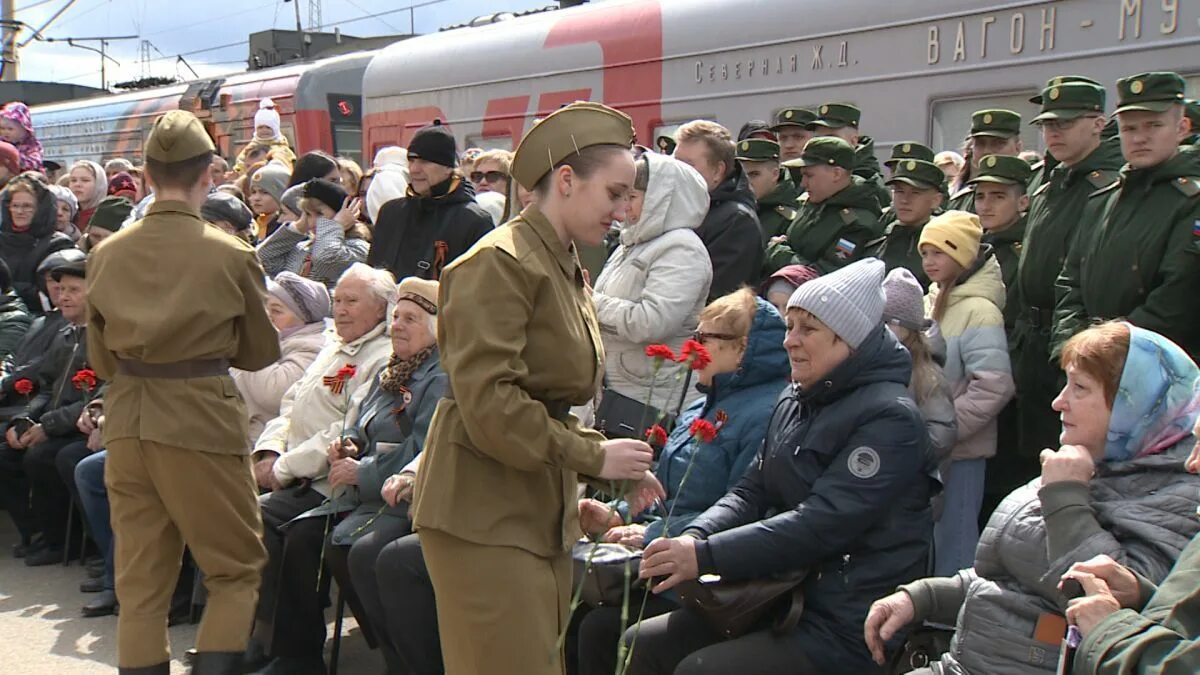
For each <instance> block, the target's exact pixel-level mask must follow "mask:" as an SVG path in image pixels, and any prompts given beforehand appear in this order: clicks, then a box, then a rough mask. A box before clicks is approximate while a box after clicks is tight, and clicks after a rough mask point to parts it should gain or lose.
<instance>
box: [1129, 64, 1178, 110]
mask: <svg viewBox="0 0 1200 675" xmlns="http://www.w3.org/2000/svg"><path fill="white" fill-rule="evenodd" d="M1184 85H1185V83H1184V81H1183V78H1182V77H1180V76H1179V75H1178V74H1177V73H1141V74H1140V75H1134V76H1133V77H1123V78H1121V79H1119V80H1117V110H1116V113H1117V114H1120V113H1123V112H1127V111H1131V110H1145V111H1148V112H1166V111H1167V110H1170V108H1171V106H1173V105H1183V101H1184V98H1183V89H1184Z"/></svg>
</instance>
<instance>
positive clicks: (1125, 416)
mask: <svg viewBox="0 0 1200 675" xmlns="http://www.w3.org/2000/svg"><path fill="white" fill-rule="evenodd" d="M1125 325H1126V326H1128V327H1129V355H1128V356H1127V357H1126V358H1125V367H1124V369H1123V370H1122V371H1121V384H1120V387H1119V388H1118V390H1117V397H1116V400H1115V401H1114V402H1113V409H1112V417H1111V419H1110V420H1109V423H1108V442H1107V444H1106V445H1105V448H1104V461H1106V462H1125V461H1129V460H1131V459H1136V458H1138V457H1145V456H1146V455H1153V454H1157V453H1160V452H1163V451H1164V450H1167V449H1168V448H1170V447H1172V446H1174V445H1175V444H1176V443H1178V442H1179V441H1181V440H1183V439H1184V438H1187V437H1188V436H1191V435H1192V429H1193V428H1194V427H1195V424H1196V418H1197V416H1198V415H1200V368H1197V367H1196V364H1195V363H1194V362H1192V359H1191V358H1189V357H1188V355H1187V352H1185V351H1183V349H1181V348H1180V347H1179V345H1177V344H1175V343H1174V342H1171V341H1170V340H1168V339H1167V338H1165V337H1163V336H1161V335H1159V334H1158V333H1155V332H1153V331H1148V330H1145V329H1143V328H1138V327H1137V326H1134V325H1132V324H1125Z"/></svg>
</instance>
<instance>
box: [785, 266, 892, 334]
mask: <svg viewBox="0 0 1200 675" xmlns="http://www.w3.org/2000/svg"><path fill="white" fill-rule="evenodd" d="M884 270H885V267H884V264H883V262H882V261H880V260H878V259H876V258H865V259H863V260H859V261H858V262H856V263H853V264H851V265H847V266H845V267H843V268H842V269H840V270H837V271H835V272H830V273H829V274H826V275H824V276H820V277H817V278H816V279H813V280H812V281H810V282H808V283H806V284H804V285H803V286H801V287H800V288H797V289H796V292H795V293H793V294H792V297H791V298H789V299H788V303H787V308H788V309H793V308H799V309H803V310H804V311H806V312H808V313H809V314H812V315H813V316H815V317H817V318H818V319H820V320H821V323H824V324H825V325H826V326H829V329H830V330H832V331H833V332H834V333H835V334H837V336H838V337H840V338H841V339H843V340H845V341H846V344H848V345H850V348H851V349H858V346H859V345H861V344H862V343H863V340H866V339H867V336H868V335H870V334H871V331H872V330H874V329H875V327H876V326H878V325H879V324H880V322H881V320H882V317H883V303H884V299H883V273H884Z"/></svg>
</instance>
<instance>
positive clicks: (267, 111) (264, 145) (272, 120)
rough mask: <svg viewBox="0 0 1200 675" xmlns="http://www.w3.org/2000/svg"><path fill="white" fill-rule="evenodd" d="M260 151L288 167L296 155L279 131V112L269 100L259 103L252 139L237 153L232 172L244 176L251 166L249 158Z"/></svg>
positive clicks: (255, 114) (293, 161) (251, 162)
mask: <svg viewBox="0 0 1200 675" xmlns="http://www.w3.org/2000/svg"><path fill="white" fill-rule="evenodd" d="M262 149H265V150H267V151H268V152H269V153H270V154H271V157H272V158H274V159H279V160H282V161H283V162H286V163H287V165H288V166H291V165H293V164H295V163H296V153H294V152H292V148H291V146H290V145H288V140H287V137H286V136H284V135H283V131H282V130H281V129H280V118H279V111H278V110H276V109H275V102H274V101H272V100H271V99H269V98H264V99H263V100H261V101H259V103H258V112H256V113H254V137H253V138H251V139H250V142H249V143H247V144H246V147H244V148H242V151H241V152H240V153H238V158H237V163H235V164H234V165H233V170H234V171H235V172H236V173H238V174H245V173H246V169H247V168H248V167H249V166H250V165H251V164H253V161H251V159H250V156H251V155H253V154H256V151H260V150H262ZM259 159H261V157H259Z"/></svg>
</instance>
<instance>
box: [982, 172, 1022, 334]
mask: <svg viewBox="0 0 1200 675" xmlns="http://www.w3.org/2000/svg"><path fill="white" fill-rule="evenodd" d="M1032 172H1033V170H1032V169H1031V168H1030V166H1029V164H1027V163H1026V162H1025V160H1023V159H1021V158H1020V157H1004V156H1001V155H990V156H988V157H984V158H983V159H981V160H980V161H979V175H977V176H976V177H975V178H973V179H971V183H970V184H971V185H972V186H975V185H977V184H979V183H999V184H1000V185H1018V186H1020V187H1021V189H1022V190H1024V189H1025V185H1026V184H1027V183H1028V182H1029V176H1030V174H1031V173H1032ZM1024 238H1025V217H1024V216H1023V215H1022V216H1020V217H1019V218H1018V219H1017V221H1016V222H1015V223H1012V224H1011V225H1009V226H1008V227H1006V228H1004V229H1002V230H999V231H991V230H985V231H984V233H983V238H982V239H981V240H980V241H981V243H983V244H987V245H989V246H991V247H992V253H993V254H994V255H995V256H996V262H998V263H1000V272H1001V274H1002V275H1003V276H1004V287H1005V288H1006V289H1008V296H1007V300H1006V303H1005V305H1004V328H1005V332H1006V333H1007V334H1008V335H1009V336H1010V338H1011V336H1012V331H1013V325H1014V324H1015V322H1016V317H1017V314H1018V313H1019V312H1018V310H1017V266H1018V265H1020V264H1021V248H1022V241H1023V240H1024Z"/></svg>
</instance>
